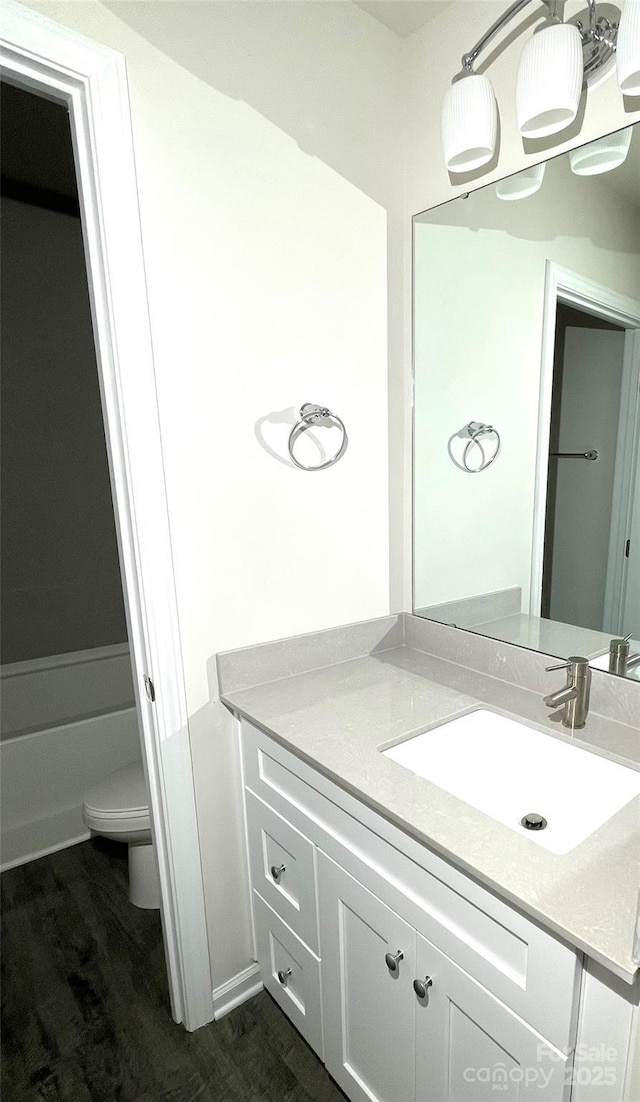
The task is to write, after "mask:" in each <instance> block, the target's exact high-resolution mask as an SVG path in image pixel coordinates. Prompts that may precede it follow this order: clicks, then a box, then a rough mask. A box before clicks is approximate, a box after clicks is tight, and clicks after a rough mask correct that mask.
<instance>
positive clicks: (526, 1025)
mask: <svg viewBox="0 0 640 1102" xmlns="http://www.w3.org/2000/svg"><path fill="white" fill-rule="evenodd" d="M241 743H242V768H243V779H244V786H245V809H246V827H247V853H248V860H249V869H250V879H251V893H252V905H253V908H252V910H253V921H254V932H255V944H256V959H257V960H258V962H259V964H260V969H261V976H262V980H263V982H264V985H265V987H266V988H267V990H269V991H270V992H271V994H272V995H273V996H274V998H275V999H276V1001H277V1002H278V1003H279V1005H280V1006H281V1007H282V1009H283V1010H284V1011H285V1013H287V1014H288V1015H289V1016H290V1018H291V1019H292V1021H293V1022H294V1024H295V1025H296V1026H297V1028H298V1029H299V1030H300V1032H301V1033H302V1034H303V1036H304V1037H305V1038H306V1039H307V1041H308V1042H309V1043H310V1044H311V1046H312V1047H313V1048H314V1049H315V1051H316V1052H317V1053H318V1055H319V1056H320V1057H321V1059H323V1060H324V1061H325V1063H326V1066H327V1069H328V1071H329V1072H330V1073H331V1075H332V1076H333V1077H334V1078H335V1079H336V1081H337V1082H338V1083H339V1085H340V1086H341V1087H342V1089H343V1090H344V1091H345V1093H346V1095H347V1097H348V1098H350V1099H351V1100H352V1102H484V1100H485V1099H486V1100H488V1099H495V1098H496V1097H503V1098H507V1099H508V1100H509V1102H515V1100H516V1099H517V1100H518V1102H531V1100H533V1099H536V1100H538V1102H569V1100H570V1099H571V1102H583V1096H582V1095H580V1096H579V1095H578V1094H574V1095H572V1085H571V1079H572V1065H573V1056H574V1048H575V1045H576V1037H577V1031H578V1004H579V997H580V984H581V977H582V958H581V955H580V954H579V953H577V952H576V951H575V950H574V949H573V948H571V947H570V946H569V945H567V944H565V943H564V942H562V941H561V940H560V939H558V938H557V937H555V936H553V935H551V934H550V933H549V932H548V931H547V930H545V929H543V928H542V927H541V926H540V925H539V924H537V923H536V922H534V921H533V920H531V919H529V918H527V917H525V916H524V915H523V914H522V913H520V912H519V911H517V910H516V909H514V908H513V907H511V906H509V905H508V904H507V903H505V902H504V901H503V900H502V899H500V898H498V897H497V896H496V895H494V894H493V893H492V892H490V891H488V890H487V889H486V888H484V887H483V886H482V885H480V884H478V883H477V882H475V881H474V880H473V879H472V878H471V877H469V876H466V875H465V874H463V873H462V872H460V871H459V870H458V869H455V868H454V867H453V866H452V865H450V864H449V862H447V861H445V860H444V859H442V858H440V857H439V856H438V855H437V854H435V853H433V852H431V851H430V850H428V849H427V847H426V846H423V845H421V844H420V843H419V842H417V841H416V840H415V839H413V838H411V837H410V836H409V835H408V834H406V833H405V832H404V831H402V830H401V829H400V828H399V827H398V826H396V825H395V824H393V823H391V822H389V821H388V820H387V819H386V818H385V817H384V816H382V815H380V814H378V813H376V812H375V811H373V810H372V809H371V808H369V807H367V806H366V805H365V804H364V803H362V802H361V801H359V800H358V799H356V798H355V797H353V796H351V795H350V794H349V793H348V792H345V791H344V790H343V789H342V788H341V787H339V786H337V785H336V784H334V783H333V782H332V781H330V780H329V779H327V778H326V777H325V776H323V775H322V774H321V773H320V772H319V771H318V770H317V769H315V768H314V767H313V766H311V765H309V764H307V763H305V762H304V761H302V760H300V759H299V758H298V757H297V756H295V755H293V754H291V753H290V752H289V751H288V750H287V749H285V748H284V747H283V746H281V745H280V744H279V743H278V742H277V741H276V740H274V739H272V738H271V737H269V736H267V735H265V734H264V733H263V732H261V731H260V730H259V729H257V728H255V727H253V725H252V724H251V723H249V722H247V721H246V720H243V721H242V722H241ZM429 979H430V980H431V981H432V982H431V984H429ZM416 981H417V987H414V983H416ZM421 985H424V988H423V987H422V986H421ZM618 1087H619V1083H618ZM623 1097H625V1098H626V1095H625V1096H623V1094H622V1092H621V1091H620V1092H619V1093H618V1094H616V1093H615V1090H614V1091H613V1093H611V1092H610V1093H605V1094H603V1095H602V1098H603V1099H605V1100H606V1102H609V1100H610V1102H622V1099H623ZM584 1099H585V1102H601V1099H600V1096H599V1095H597V1094H593V1095H592V1094H590V1093H586V1094H584Z"/></svg>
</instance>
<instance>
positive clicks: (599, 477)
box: [542, 302, 630, 631]
mask: <svg viewBox="0 0 640 1102" xmlns="http://www.w3.org/2000/svg"><path fill="white" fill-rule="evenodd" d="M625 339H626V331H625V329H624V328H623V327H622V326H620V325H616V324H615V323H614V322H611V321H609V320H608V319H607V318H601V317H596V316H595V315H593V314H587V313H585V312H584V311H581V310H578V309H576V308H575V307H573V306H570V305H567V304H565V303H563V302H559V303H558V306H557V311H556V339H555V351H554V363H553V391H552V399H551V403H552V404H551V428H550V439H549V467H548V482H547V505H546V518H545V538H544V563H543V575H542V616H543V617H545V618H546V619H551V620H556V621H559V622H561V623H564V624H573V625H574V626H576V627H583V628H591V629H593V630H594V631H607V630H609V628H608V626H607V624H606V623H605V594H606V582H607V565H608V557H609V543H610V538H611V525H612V522H614V521H615V523H621V521H622V518H621V517H619V516H616V517H614V516H613V488H614V481H615V468H616V453H617V446H618V435H619V433H618V426H619V422H620V417H621V413H622V411H621V408H620V405H621V397H622V377H623V365H624V349H625ZM619 461H620V462H623V463H625V464H627V463H629V462H630V457H628V456H624V457H620V459H619Z"/></svg>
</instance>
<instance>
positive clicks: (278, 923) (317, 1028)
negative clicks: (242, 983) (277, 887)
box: [253, 891, 324, 1060]
mask: <svg viewBox="0 0 640 1102" xmlns="http://www.w3.org/2000/svg"><path fill="white" fill-rule="evenodd" d="M253 905H254V917H255V925H256V942H257V947H258V961H259V964H260V975H261V978H262V982H263V984H264V986H265V987H266V989H267V991H268V992H269V994H270V995H272V996H273V998H274V999H275V1000H276V1002H277V1003H278V1005H279V1006H280V1007H281V1009H282V1010H284V1012H285V1014H286V1015H287V1016H288V1017H289V1018H290V1019H291V1021H292V1022H293V1024H294V1025H295V1027H296V1029H297V1030H298V1031H299V1032H300V1033H301V1034H302V1036H303V1037H304V1039H305V1041H307V1042H308V1043H309V1044H310V1045H311V1047H312V1049H314V1051H315V1052H317V1054H318V1056H319V1057H320V1059H321V1060H322V1059H324V1051H323V1048H324V1046H323V1040H322V1002H321V998H320V961H319V960H318V958H317V957H316V956H315V955H314V954H313V953H311V952H310V951H309V949H307V947H306V945H303V944H302V942H301V941H300V939H299V938H297V937H296V936H295V934H293V933H292V932H291V930H290V929H289V927H288V926H286V925H285V924H284V922H283V921H282V919H281V918H279V917H278V915H277V914H276V913H275V911H272V910H271V907H269V906H268V905H267V904H266V903H265V901H264V899H262V897H261V896H260V895H258V893H257V892H256V891H254V892H253Z"/></svg>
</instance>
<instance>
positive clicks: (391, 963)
mask: <svg viewBox="0 0 640 1102" xmlns="http://www.w3.org/2000/svg"><path fill="white" fill-rule="evenodd" d="M401 960H404V953H403V952H402V950H401V949H398V952H397V953H387V954H386V955H385V958H384V963H385V964H386V966H387V968H388V969H389V971H390V972H393V973H394V974H395V973H396V972H397V971H398V965H399V964H400V961H401Z"/></svg>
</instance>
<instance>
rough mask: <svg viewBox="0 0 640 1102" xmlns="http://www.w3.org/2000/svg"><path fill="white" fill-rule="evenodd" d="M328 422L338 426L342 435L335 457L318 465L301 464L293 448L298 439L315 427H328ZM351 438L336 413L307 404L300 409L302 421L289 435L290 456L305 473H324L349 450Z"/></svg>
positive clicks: (297, 423) (323, 407) (296, 424)
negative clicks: (348, 445)
mask: <svg viewBox="0 0 640 1102" xmlns="http://www.w3.org/2000/svg"><path fill="white" fill-rule="evenodd" d="M327 422H333V423H334V424H335V425H337V426H338V428H339V429H340V431H341V433H342V442H341V444H340V447H339V448H338V450H337V452H336V453H335V455H332V456H331V459H327V460H326V461H325V462H324V463H316V464H313V465H308V464H306V463H301V462H300V460H299V459H296V457H295V455H294V454H293V448H294V445H295V442H296V440H297V439H298V437H300V436H302V434H303V432H307V430H308V429H312V428H313V427H314V425H326V424H327ZM348 443H349V438H348V436H347V430H346V428H345V426H344V421H342V420H341V419H340V418H339V417H338V415H337V414H336V413H332V412H331V410H330V409H328V408H327V406H316V405H314V404H313V403H312V402H305V404H304V405H303V406H302V407H301V409H300V420H299V421H296V423H295V425H294V426H293V428H292V429H291V432H290V433H289V455H290V456H291V458H292V460H293V462H294V463H295V465H296V467H300V469H301V470H303V471H324V470H326V468H327V467H332V466H333V464H334V463H337V462H338V460H339V459H342V456H343V455H344V453H345V452H346V450H347V444H348Z"/></svg>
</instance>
